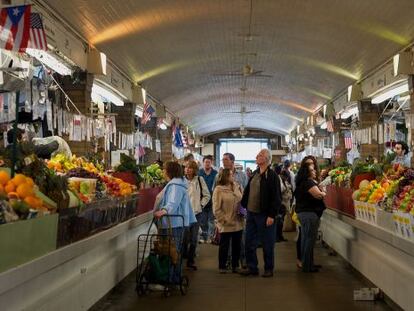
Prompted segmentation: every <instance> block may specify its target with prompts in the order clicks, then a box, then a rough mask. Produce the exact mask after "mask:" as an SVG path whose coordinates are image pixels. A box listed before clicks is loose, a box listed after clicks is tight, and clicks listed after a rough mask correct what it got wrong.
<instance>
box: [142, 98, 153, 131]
mask: <svg viewBox="0 0 414 311" xmlns="http://www.w3.org/2000/svg"><path fill="white" fill-rule="evenodd" d="M154 112H155V109H154V108H152V106H151V105H150V104H148V102H147V101H145V103H144V110H143V112H142V118H141V124H142V125H144V124H147V122H148V121H149V120H151V117H152V115H153V113H154Z"/></svg>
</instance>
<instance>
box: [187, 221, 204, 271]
mask: <svg viewBox="0 0 414 311" xmlns="http://www.w3.org/2000/svg"><path fill="white" fill-rule="evenodd" d="M196 219H197V222H195V223H193V224H191V225H190V227H187V228H186V229H185V233H184V243H183V247H184V249H183V255H184V256H185V257H187V266H192V265H194V258H195V255H196V248H197V243H198V230H199V229H200V225H199V221H200V219H201V213H198V214H197V215H196Z"/></svg>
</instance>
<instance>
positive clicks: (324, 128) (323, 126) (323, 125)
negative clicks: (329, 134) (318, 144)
mask: <svg viewBox="0 0 414 311" xmlns="http://www.w3.org/2000/svg"><path fill="white" fill-rule="evenodd" d="M327 128H328V125H327V124H326V121H325V122H323V123H322V124H321V129H322V130H326V129H327Z"/></svg>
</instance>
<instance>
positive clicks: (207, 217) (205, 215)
mask: <svg viewBox="0 0 414 311" xmlns="http://www.w3.org/2000/svg"><path fill="white" fill-rule="evenodd" d="M199 223H200V227H201V230H202V233H201V239H203V240H204V241H207V240H208V239H211V238H212V237H213V234H214V228H215V225H214V215H213V206H212V203H211V201H210V202H208V204H207V205H206V206H204V208H203V211H202V212H201V218H200V221H199Z"/></svg>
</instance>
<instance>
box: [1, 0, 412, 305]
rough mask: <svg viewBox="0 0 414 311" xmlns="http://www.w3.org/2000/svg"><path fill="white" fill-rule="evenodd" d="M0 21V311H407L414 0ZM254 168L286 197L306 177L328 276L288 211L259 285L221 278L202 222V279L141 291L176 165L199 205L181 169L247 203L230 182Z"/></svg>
mask: <svg viewBox="0 0 414 311" xmlns="http://www.w3.org/2000/svg"><path fill="white" fill-rule="evenodd" d="M0 9H1V13H0V63H1V64H2V65H1V66H0V136H2V137H0V140H1V141H2V143H0V249H1V251H0V310H62V311H63V310H88V309H92V310H128V309H131V310H132V309H142V310H151V309H152V308H154V309H155V308H159V309H163V308H165V309H167V308H169V309H171V310H186V309H189V308H194V306H197V307H198V308H200V309H201V310H202V309H203V308H205V309H207V308H208V309H211V308H214V307H222V308H223V307H225V309H226V310H227V309H228V310H232V309H236V308H237V309H240V308H244V309H246V310H251V309H258V310H261V309H265V308H266V309H267V308H271V307H273V306H274V307H278V306H280V307H281V308H282V306H285V307H284V309H286V310H300V309H303V310H316V309H319V308H325V309H327V310H340V309H341V308H342V309H349V310H394V309H399V308H401V309H403V310H413V308H414V307H413V306H414V296H413V295H412V289H413V288H414V285H413V284H414V273H413V265H414V208H412V207H414V171H413V170H412V169H411V167H412V166H413V164H414V157H412V152H411V150H412V148H413V142H412V137H413V136H412V135H413V134H414V119H413V115H414V95H413V94H414V78H413V76H414V49H413V46H414V45H413V43H414V21H413V18H412V17H413V14H414V2H413V1H412V0H399V1H389V0H364V1H358V0H347V1H341V0H314V1H301V0H289V1H288V0H278V1H276V0H275V1H270V0H268V1H267V0H213V1H202V0H192V1H188V0H169V1H168V0H167V1H165V0H164V1H161V0H151V1H144V0H134V1H133V0H123V1H114V0H72V1H64V0H32V1H26V0H1V1H0ZM411 125H413V127H412V126H411ZM1 138H3V139H1ZM261 150H262V151H263V150H269V153H266V152H267V151H266V152H265V154H264V156H265V158H266V159H267V160H266V161H268V162H270V163H271V164H272V166H271V169H272V171H276V172H277V170H278V168H279V169H280V170H281V171H282V173H278V174H280V180H281V182H282V183H284V182H285V181H284V179H283V178H282V177H283V176H284V175H283V172H290V173H292V174H295V173H297V172H298V171H299V172H301V171H300V169H305V167H308V166H309V165H308V166H306V165H304V162H305V161H306V159H310V158H309V157H310V156H312V159H314V160H315V161H314V163H313V164H311V166H312V167H311V168H310V170H313V169H315V174H316V177H315V178H314V179H315V180H318V182H320V183H319V184H318V186H317V188H318V187H319V188H320V192H321V193H323V196H324V199H323V202H324V206H325V207H326V210H324V211H323V215H322V217H320V219H318V228H317V230H316V231H315V233H316V232H317V235H318V239H317V241H316V246H315V252H314V255H315V262H316V263H317V264H320V265H321V266H322V267H320V268H319V269H316V268H315V269H314V267H312V268H311V270H312V271H313V270H318V271H319V272H318V273H303V272H302V271H301V269H304V270H306V268H303V266H301V265H302V263H301V261H300V260H299V259H297V258H296V254H295V252H296V246H297V245H296V243H294V242H296V240H297V239H298V237H297V235H298V234H299V232H300V230H299V227H301V226H300V218H301V217H302V215H300V213H299V212H298V213H295V212H294V206H295V204H293V205H292V204H289V206H288V207H287V208H286V211H285V212H284V214H279V215H278V216H276V215H275V220H274V221H275V222H276V223H275V224H274V227H275V231H277V230H276V229H277V228H280V230H281V231H282V229H283V221H281V220H280V219H282V220H284V225H285V227H286V228H285V231H286V232H285V233H280V232H279V231H277V232H279V233H277V234H276V239H277V240H278V242H280V243H275V254H276V255H275V261H276V264H275V269H274V271H273V270H272V271H270V270H268V271H263V269H262V270H260V273H264V274H265V278H262V277H257V278H256V277H253V276H252V275H250V276H247V277H246V276H245V277H244V276H240V275H238V273H232V271H231V270H232V269H231V267H230V269H229V271H222V270H225V269H223V267H219V259H218V252H219V247H218V246H215V245H213V244H212V243H211V240H212V239H213V240H214V238H216V239H218V236H219V234H218V233H219V231H220V229H219V228H220V223H219V219H216V220H217V224H214V223H211V222H210V232H208V233H206V232H205V231H206V230H205V228H204V226H207V227H208V221H206V220H205V219H203V220H199V219H198V218H197V219H198V220H197V221H198V222H200V224H201V228H200V232H201V235H200V237H197V240H198V241H199V242H201V243H200V244H199V243H196V246H194V247H196V248H197V250H196V251H195V254H196V256H195V263H191V262H190V263H189V262H188V261H187V265H186V264H184V269H183V271H182V273H181V272H180V273H179V274H180V278H179V279H180V281H179V282H178V284H172V286H171V287H169V286H168V285H167V286H164V287H162V289H161V290H160V288H159V286H158V287H157V285H154V286H155V287H151V286H153V284H151V286H149V287H150V289H152V290H148V291H147V286H146V285H145V284H142V281H143V279H142V278H138V280H136V278H135V275H136V273H137V272H140V271H141V270H140V267H142V266H143V265H147V264H148V262H149V261H150V260H152V259H154V258H155V257H156V256H155V257H152V255H154V252H155V253H156V252H157V250H156V247H157V246H156V244H157V243H161V242H159V241H158V240H157V242H156V243H154V241H155V240H154V239H155V236H154V235H153V234H155V231H154V227H153V226H152V221H153V216H154V214H153V209H154V206H155V207H159V206H160V205H159V204H161V203H160V202H164V201H163V200H164V198H165V192H167V191H168V189H169V188H168V187H169V185H170V184H171V183H173V182H171V181H173V180H174V179H175V178H173V177H174V176H175V177H177V176H178V175H176V174H175V173H174V174H173V175H171V174H170V175H168V174H169V171H168V165H170V163H171V162H170V161H174V162H173V163H177V162H178V163H179V164H180V165H182V166H185V175H186V178H187V179H189V180H190V182H188V183H187V182H185V183H184V184H185V187H187V184H188V187H195V189H197V187H201V188H202V187H204V186H203V185H204V184H203V185H202V183H201V182H200V183H199V184H197V183H196V182H192V181H191V180H192V178H194V176H193V175H195V174H194V173H195V172H196V171H197V170H196V169H194V168H193V169H192V171H193V173H192V174H191V173H188V171H190V172H191V165H193V164H192V163H193V162H191V161H189V158H188V155H189V154H192V156H193V158H192V159H193V160H194V161H195V163H196V164H197V165H198V166H199V168H200V172H201V173H204V170H205V167H204V165H205V162H206V160H207V161H210V162H211V165H212V166H213V167H214V169H217V171H220V176H223V172H222V170H221V169H222V168H224V169H226V168H229V167H230V168H231V171H232V172H233V173H232V175H233V178H234V179H235V180H236V181H237V182H238V183H239V184H241V186H242V187H250V184H249V186H248V185H247V181H248V179H247V177H246V178H245V179H243V178H242V179H240V180H239V179H238V178H239V177H240V176H242V175H243V176H247V175H248V174H251V172H252V171H254V170H255V169H256V168H257V167H259V170H260V165H261V164H260V163H261V162H260V161H262V160H261V158H260V157H261V156H258V157H257V158H256V155H257V154H259V153H261V152H262V151H261ZM229 153H230V154H234V155H235V156H236V158H235V159H232V158H231V157H230V158H229V155H228V154H229ZM210 156H211V157H210ZM262 156H263V154H262ZM226 161H230V162H226ZM256 161H257V162H256ZM301 162H302V163H301ZM229 163H230V164H229ZM167 164H168V165H167ZM163 165H164V166H163ZM309 167H310V166H309ZM197 168H198V167H197ZM163 169H164V170H163ZM172 171H173V169H172V168H171V166H170V172H172ZM183 172H184V170H183ZM225 172H226V171H224V174H225ZM310 174H311V173H310ZM189 175H190V178H189V177H188V176H189ZM298 175H299V176H300V174H298ZM250 176H254V175H249V177H250ZM266 176H267V175H266ZM266 178H267V177H266ZM286 178H287V179H288V180H289V183H291V184H292V183H293V181H294V179H293V177H292V178H291V177H286ZM204 179H205V181H206V182H205V183H206V186H207V187H208V188H209V189H208V190H209V191H206V192H210V197H211V198H210V199H209V200H211V202H212V199H213V198H212V197H213V189H212V184H213V180H211V185H210V181H208V175H207V176H204ZM194 180H198V178H195V179H194ZM218 180H219V178H217V180H215V181H214V185H215V186H216V182H219V181H218ZM220 180H221V179H220ZM253 180H254V178H252V181H253ZM244 181H245V182H246V184H245V185H244V184H243V183H244ZM166 185H167V186H166ZM292 185H293V184H292ZM219 186H222V185H219ZM249 189H250V188H249ZM197 191H201V190H197ZM232 191H235V190H234V189H233V188H232ZM283 191H285V190H283ZM190 192H191V191H190ZM201 192H202V191H201ZM237 195H238V194H235V196H237ZM241 195H242V191H240V196H241ZM193 196H194V194H193ZM197 196H198V195H197ZM197 196H196V197H197ZM157 197H158V199H160V198H161V199H160V200H161V201H160V200H157ZM202 198H203V194H202V193H200V200H202ZM200 200H199V201H200ZM209 200H207V201H209ZM239 201H240V200H239ZM211 202H210V203H208V204H210V205H208V208H209V209H210V210H209V211H211V212H205V211H202V212H201V213H202V214H203V215H205V217H206V218H209V217H210V218H211V215H210V214H212V213H213V209H214V206H213V204H212V203H211ZM292 202H293V201H290V203H292ZM192 204H194V201H192ZM200 204H201V203H200ZM200 206H201V205H200ZM206 206H207V205H206ZM203 207H205V206H204V205H203ZM236 208H237V213H239V214H240V215H239V214H238V215H237V217H240V218H241V219H242V217H244V214H243V213H244V212H246V211H242V209H243V208H247V209H249V212H246V213H249V214H248V215H250V214H251V209H250V208H249V207H248V206H244V207H243V206H241V205H240V204H237V206H236ZM160 210H162V209H160ZM206 210H207V209H206ZM194 212H197V211H194ZM209 213H210V214H209ZM207 214H208V215H210V216H206V215H207ZM298 214H299V216H298V217H299V218H297V217H296V216H297V215H298ZM247 219H249V216H247ZM210 220H211V219H210ZM185 221H186V220H185ZM198 222H197V223H198ZM215 225H217V226H216V227H215ZM288 225H290V228H287V226H288ZM243 226H244V224H243ZM270 226H273V225H270ZM243 228H244V227H243ZM174 229H175V228H174ZM216 229H217V230H216ZM197 230H198V228H197ZM215 230H216V231H215ZM176 231H177V230H170V231H167V235H168V234H169V233H171V232H174V233H176ZM178 231H179V230H178ZM178 231H177V232H178ZM179 233H180V232H179ZM221 233H223V232H221ZM188 234H189V233H188V232H186V233H185V235H186V236H187V235H188ZM204 234H207V235H209V236H207V235H206V237H205V239H204V238H203V236H204ZM246 234H247V233H246ZM283 234H285V237H287V240H288V241H284V238H283ZM249 236H250V235H248V237H247V240H249ZM143 238H147V239H149V245H151V246H152V250H153V251H154V252H151V253H149V252H148V249H147V248H146V249H145V250H146V252H143V251H142V248H140V247H142V243H144V242H145V241H143V240H142V239H143ZM240 238H241V239H242V241H243V243H242V244H245V243H246V239H245V237H244V236H243V237H240ZM140 239H141V240H140ZM233 239H235V237H233ZM180 240H181V239H180V238H175V239H174V243H176V242H177V243H178V242H179V241H180ZM198 241H197V242H198ZM299 241H303V239H302V236H301V237H300V238H299ZM213 242H214V241H213ZM216 242H217V243H220V242H218V241H216ZM263 242H264V241H263ZM187 243H190V242H187ZM221 243H223V242H221ZM262 244H266V243H262ZM298 245H299V243H298ZM164 246H165V245H164ZM261 246H262V247H263V249H266V250H267V251H268V250H269V248H268V247H267V245H261ZM302 246H303V245H302ZM220 247H221V249H223V246H220ZM150 248H151V247H150ZM168 248H170V247H169V246H168ZM178 248H179V247H178ZM241 248H242V249H243V250H244V245H242V246H241ZM179 249H180V248H179ZM300 249H301V248H300V245H299V250H300ZM159 250H160V249H158V251H159ZM180 250H181V249H180ZM169 251H170V250H169ZM261 252H262V249H261V248H259V249H258V255H259V257H260V260H259V267H260V268H261V267H262V261H261V259H262V258H261V257H262V255H261ZM193 253H194V250H193ZM242 253H243V252H242ZM181 255H183V254H181V252H180V251H178V255H177V256H178V257H179V258H181ZM186 255H187V257H188V254H186ZM167 257H169V258H170V259H169V260H173V256H171V254H170V253H169V254H168V256H167ZM141 259H144V260H141ZM154 260H159V258H158V257H156V258H155V259H154ZM242 263H243V266H244V262H243V261H242ZM157 264H160V262H158V261H157ZM298 267H299V268H298ZM195 268H197V270H196V271H195ZM233 268H235V267H233ZM160 269H161V268H160ZM168 270H170V269H168ZM233 270H236V269H233ZM164 272H165V271H164ZM168 272H169V273H170V272H171V271H168ZM224 272H227V273H224ZM235 272H239V271H238V270H237V271H235ZM244 272H246V271H244ZM247 272H249V271H247ZM250 272H252V271H250ZM306 272H309V271H306ZM313 272H315V271H313ZM184 276H185V277H184ZM187 277H188V279H187ZM267 277H268V278H267ZM171 278H173V277H171ZM147 279H148V278H146V279H145V280H147ZM187 281H188V282H189V283H188V284H187ZM155 283H157V282H155ZM164 285H165V284H164ZM166 289H167V290H166ZM142 296H143V297H142ZM164 296H169V297H164ZM360 300H366V301H360Z"/></svg>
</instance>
